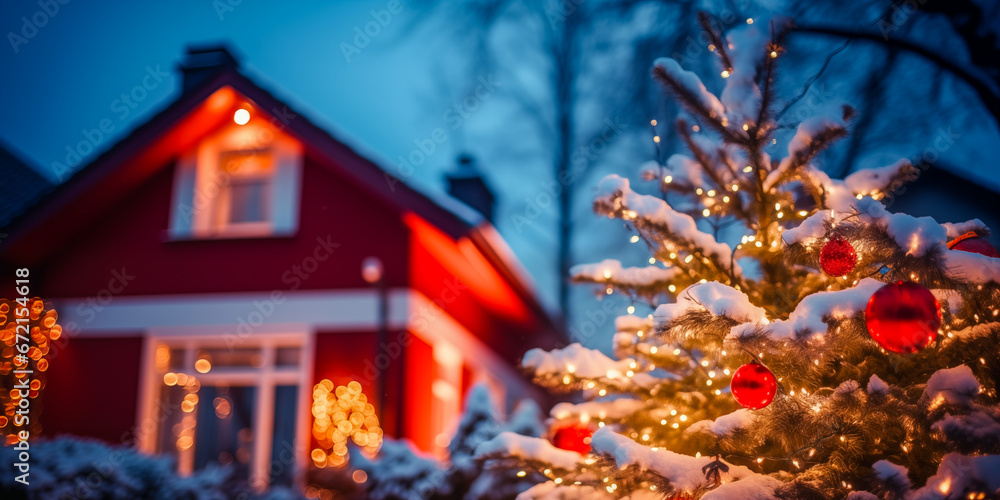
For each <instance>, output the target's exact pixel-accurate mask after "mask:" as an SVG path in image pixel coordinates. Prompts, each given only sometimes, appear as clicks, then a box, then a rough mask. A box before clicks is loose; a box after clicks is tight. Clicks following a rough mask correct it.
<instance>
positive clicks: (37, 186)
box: [0, 141, 52, 228]
mask: <svg viewBox="0 0 1000 500" xmlns="http://www.w3.org/2000/svg"><path fill="white" fill-rule="evenodd" d="M0 179H3V188H2V190H0V191H2V196H0V228H2V227H4V226H6V225H7V224H8V223H10V221H12V220H14V218H16V217H17V216H19V215H21V213H22V212H24V210H25V209H26V208H28V207H29V206H31V205H32V204H33V203H34V202H35V201H37V200H38V198H39V197H40V196H42V195H43V194H45V193H46V192H48V191H50V190H51V189H52V184H50V183H49V181H48V180H47V179H45V177H42V175H41V174H39V173H38V172H36V171H35V169H33V168H31V167H29V166H28V164H27V162H25V161H24V160H22V159H21V158H20V157H18V156H17V155H16V154H14V152H13V151H11V148H10V147H9V146H7V145H6V144H4V143H3V142H2V141H0Z"/></svg>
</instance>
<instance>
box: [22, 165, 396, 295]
mask: <svg viewBox="0 0 1000 500" xmlns="http://www.w3.org/2000/svg"><path fill="white" fill-rule="evenodd" d="M173 170H174V169H173V167H172V166H169V167H164V168H163V169H161V171H160V172H158V173H157V174H156V175H155V176H153V177H152V178H151V179H150V180H149V181H148V182H146V183H145V184H144V185H142V186H141V187H140V188H138V189H136V190H135V191H134V192H132V193H131V194H129V195H127V196H126V197H124V198H123V199H122V200H121V201H120V202H119V203H118V204H117V205H116V206H115V207H114V208H113V209H111V210H109V211H107V212H105V213H104V214H103V215H102V216H101V217H100V218H99V219H97V220H94V221H92V223H91V224H90V225H89V226H87V227H83V228H53V230H64V231H71V230H73V231H76V235H75V236H74V237H73V238H72V239H71V240H70V241H69V242H68V243H67V244H65V245H64V246H63V248H61V249H60V250H59V251H58V252H56V253H55V254H53V256H52V257H51V258H49V259H48V261H47V262H45V263H44V264H43V265H41V266H37V267H38V268H37V269H32V273H33V276H35V280H34V282H33V287H34V290H35V291H37V292H38V293H40V294H43V295H44V296H46V297H68V296H82V297H88V296H93V295H96V294H97V293H98V292H100V291H101V290H103V289H105V288H108V286H109V282H110V281H112V280H113V279H114V277H115V273H119V274H121V273H122V270H124V273H125V274H128V275H130V276H134V278H132V279H131V280H130V281H129V282H128V285H127V286H126V287H124V289H123V290H122V291H121V292H119V293H121V294H122V295H141V294H168V293H216V292H231V291H250V290H274V289H279V290H296V289H328V288H348V287H350V288H354V287H367V286H368V285H367V284H366V283H365V282H364V281H363V280H362V278H361V271H360V269H361V261H362V260H364V258H365V257H368V256H378V257H379V258H381V259H382V262H383V263H384V266H385V277H386V280H387V282H388V283H389V284H390V285H391V286H400V285H403V284H405V282H406V279H407V268H406V266H407V260H406V251H407V247H406V242H407V229H406V226H405V225H403V224H402V222H401V219H400V214H399V213H397V212H395V211H394V210H392V209H391V208H389V207H385V206H383V205H380V204H378V203H377V202H375V201H373V200H371V199H370V197H369V196H368V195H367V194H365V193H364V192H361V191H359V190H358V189H357V188H356V187H355V186H353V185H348V184H346V183H345V182H344V181H343V180H342V179H340V178H339V176H337V175H336V174H334V173H333V172H332V171H330V170H329V169H327V168H324V167H322V166H319V165H317V164H316V163H315V162H313V161H312V160H311V159H308V158H307V159H306V162H305V166H304V169H303V170H304V171H303V177H302V199H301V204H300V206H301V213H300V219H299V230H298V233H297V234H296V235H294V236H291V237H284V238H264V239H247V240H202V241H174V242H167V241H165V234H166V233H165V231H166V229H167V224H168V217H169V210H170V203H171V191H172V189H173ZM320 240H322V241H326V242H328V243H333V244H335V245H339V246H337V247H336V248H335V249H334V250H333V251H332V256H331V257H330V258H329V259H327V260H325V261H323V262H321V263H319V267H318V269H317V270H315V271H314V272H313V273H310V274H309V275H308V276H307V277H306V278H305V279H303V278H301V277H298V276H296V275H295V274H294V271H293V266H301V265H302V263H303V261H304V260H305V259H308V258H311V257H312V256H313V255H314V252H316V250H317V249H318V248H320V246H321V245H320V243H319V241H320ZM116 288H117V287H116Z"/></svg>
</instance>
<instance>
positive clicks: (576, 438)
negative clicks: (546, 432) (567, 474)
mask: <svg viewBox="0 0 1000 500" xmlns="http://www.w3.org/2000/svg"><path fill="white" fill-rule="evenodd" d="M593 435H594V429H591V428H590V426H588V425H585V424H569V425H564V426H562V427H559V428H558V429H556V430H555V432H554V433H553V434H552V444H553V445H555V447H556V448H562V449H564V450H570V451H575V452H577V453H580V454H582V455H586V454H587V453H590V438H591V436H593Z"/></svg>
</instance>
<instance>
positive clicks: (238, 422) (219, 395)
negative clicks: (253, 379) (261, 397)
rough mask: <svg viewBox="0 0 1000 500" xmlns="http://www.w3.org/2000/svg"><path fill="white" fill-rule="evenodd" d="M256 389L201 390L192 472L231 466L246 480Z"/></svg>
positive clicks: (251, 447) (250, 450)
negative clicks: (212, 465) (206, 468)
mask: <svg viewBox="0 0 1000 500" xmlns="http://www.w3.org/2000/svg"><path fill="white" fill-rule="evenodd" d="M256 400H257V388H256V387H225V386H219V387H214V386H202V388H201V392H200V401H199V402H200V404H199V405H198V420H197V427H196V432H195V456H194V468H195V469H201V468H203V467H205V466H206V465H208V464H210V463H219V464H223V465H226V464H232V465H233V467H234V469H235V470H236V477H238V478H240V479H249V477H250V464H251V459H252V456H253V437H254V435H253V429H254V425H255V424H254V422H255V421H256V418H255V416H254V407H255V403H256Z"/></svg>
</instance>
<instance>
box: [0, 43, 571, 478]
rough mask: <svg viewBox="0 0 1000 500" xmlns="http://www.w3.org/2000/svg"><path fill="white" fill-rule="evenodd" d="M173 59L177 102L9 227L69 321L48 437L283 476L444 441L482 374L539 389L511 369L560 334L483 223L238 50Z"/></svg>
mask: <svg viewBox="0 0 1000 500" xmlns="http://www.w3.org/2000/svg"><path fill="white" fill-rule="evenodd" d="M181 69H182V70H183V72H184V86H183V90H182V92H181V93H180V95H179V96H178V97H177V99H176V100H175V101H174V102H173V103H171V104H170V105H169V106H167V107H166V108H165V109H164V110H163V111H162V112H160V113H158V114H157V115H156V116H154V117H153V118H152V119H150V120H149V121H148V122H147V123H145V124H143V125H142V126H140V127H138V128H137V129H135V130H134V131H133V132H132V133H131V134H130V135H129V136H128V137H126V138H125V139H123V140H122V141H121V142H120V143H118V144H117V145H115V146H114V147H112V148H111V149H110V150H109V151H107V152H106V153H104V154H103V155H101V156H100V157H98V158H97V159H95V160H94V161H93V162H92V163H90V164H89V165H88V166H86V167H85V168H83V169H82V170H80V171H79V172H78V173H77V174H76V175H74V176H73V177H72V178H71V179H70V180H69V181H67V182H65V183H63V184H62V185H60V186H58V187H56V188H55V189H54V190H52V191H51V192H49V193H48V194H47V195H45V196H43V197H42V199H41V200H40V201H38V202H37V203H36V204H34V205H33V206H32V207H31V208H30V209H28V210H27V211H26V212H25V213H23V214H21V215H20V216H18V217H16V218H15V219H14V220H13V222H11V223H9V224H8V225H7V226H6V227H5V228H3V229H2V232H4V233H8V237H7V238H6V239H4V240H3V241H2V242H0V272H2V273H3V274H2V276H14V271H13V270H14V269H15V268H28V269H30V272H31V287H32V295H38V296H41V297H43V298H44V299H45V300H46V301H47V302H48V303H49V304H51V305H52V307H54V309H55V310H56V311H57V312H58V315H59V324H60V325H62V327H63V336H62V338H60V339H59V341H57V342H53V343H52V344H51V346H50V352H49V353H48V355H47V359H48V360H49V367H48V370H47V373H46V374H45V376H46V379H45V380H46V381H45V387H44V388H43V389H42V390H41V391H40V395H39V396H38V402H37V403H38V404H40V405H42V406H43V408H44V409H43V410H42V414H41V425H42V432H43V433H44V434H45V435H49V436H53V435H57V434H62V433H68V434H73V435H79V436H91V437H96V438H100V439H103V440H106V441H109V442H112V443H116V444H117V443H126V444H133V443H134V444H135V445H136V446H137V447H138V448H139V449H140V450H142V451H146V452H150V453H167V454H173V455H176V456H177V459H178V467H179V469H180V470H181V471H182V472H184V471H191V470H194V469H197V468H200V467H203V466H205V465H207V464H210V463H215V462H220V463H233V464H236V466H237V467H239V468H241V470H242V471H243V473H244V474H245V475H246V476H247V477H248V478H250V479H251V480H252V481H256V483H257V484H259V485H266V484H268V483H270V484H277V483H286V484H287V483H291V482H293V481H294V480H295V478H296V476H297V475H298V474H301V473H302V472H303V471H304V469H305V466H307V465H308V464H309V463H315V464H317V465H319V466H330V465H335V464H338V463H341V462H342V460H343V453H342V452H343V451H346V448H344V447H343V444H344V442H345V441H346V440H347V438H352V439H354V441H355V442H357V443H358V444H360V445H362V446H364V445H365V444H372V443H375V442H377V440H378V439H379V438H380V436H381V433H382V432H384V433H385V435H386V436H393V437H403V438H407V439H410V440H412V441H413V442H414V443H415V444H416V445H417V446H418V447H420V448H422V449H425V450H428V451H434V450H436V449H439V448H440V447H442V446H445V445H446V444H447V440H448V433H449V431H450V430H451V428H452V425H453V424H454V423H455V420H456V417H457V416H458V414H459V412H460V406H461V401H462V395H463V393H464V391H465V389H466V388H467V387H468V386H469V385H470V384H472V383H474V382H477V381H486V382H487V383H489V384H490V385H491V387H493V388H494V390H495V393H496V395H497V396H500V400H502V401H505V402H506V404H508V405H509V404H511V403H512V402H513V401H516V400H518V399H520V398H524V397H536V398H538V397H542V396H541V395H540V394H538V393H537V392H535V389H533V387H532V386H531V384H530V383H529V382H528V381H527V380H525V379H524V378H523V377H522V376H521V375H520V374H519V372H518V371H517V369H516V363H517V361H518V359H519V357H520V355H521V354H522V353H523V352H524V351H525V350H527V349H529V348H532V347H545V348H551V347H555V346H557V345H559V344H561V343H563V342H564V341H565V338H564V336H563V334H562V333H561V332H560V330H558V329H557V328H556V326H555V325H554V323H553V321H552V320H551V319H550V317H549V316H548V315H547V314H546V312H545V311H544V310H543V309H542V307H541V306H540V305H539V303H538V301H537V300H536V298H535V296H534V295H533V294H532V292H531V291H530V289H529V287H528V286H526V284H525V282H524V281H523V279H522V276H523V275H522V272H521V270H520V268H519V265H518V263H517V262H516V260H515V259H514V257H513V256H512V254H511V252H510V251H509V249H508V248H507V247H506V246H505V244H504V242H503V240H502V239H501V238H500V236H499V235H498V233H497V232H496V230H495V229H494V228H493V226H492V225H491V224H490V223H489V222H488V221H487V220H485V219H484V218H483V217H481V216H480V215H479V214H477V213H476V212H475V211H473V210H472V209H470V208H469V207H468V206H466V205H464V204H462V203H459V202H457V201H455V200H454V199H440V200H435V199H431V198H430V197H428V196H426V195H424V194H421V193H420V192H418V191H416V190H414V189H413V188H411V187H408V186H407V185H406V183H405V179H397V178H394V177H392V176H391V175H389V174H388V173H386V171H383V170H382V169H381V168H379V166H378V165H376V164H374V163H372V162H371V161H369V160H368V159H366V158H364V157H363V156H361V155H359V154H358V153H356V152H355V151H353V150H352V149H351V148H350V147H348V146H346V145H345V144H343V143H342V142H339V141H338V140H337V139H336V138H334V137H332V136H331V135H330V134H328V133H327V132H325V131H324V130H322V129H321V128H319V127H317V126H316V125H314V124H313V123H311V122H310V121H309V120H308V119H307V118H305V117H304V116H303V115H301V114H299V113H298V112H297V111H295V110H293V109H291V108H289V107H288V106H286V105H285V104H284V103H283V102H282V101H280V100H279V99H277V98H276V97H275V96H274V95H272V94H271V93H269V92H268V91H266V90H264V89H262V88H261V87H260V86H258V85H257V84H255V83H254V82H253V81H251V80H250V79H248V78H247V77H246V76H244V75H242V74H241V73H240V72H239V69H238V64H237V63H236V61H235V59H234V58H233V57H232V56H231V55H230V54H229V52H228V51H226V50H224V49H209V50H190V51H189V53H188V55H187V57H186V60H185V61H184V63H183V64H182V65H181ZM363 262H367V264H365V265H366V266H367V267H366V269H365V276H363V275H362V267H363ZM379 264H380V265H379ZM366 278H367V281H366ZM11 279H13V278H11ZM352 381H353V382H357V383H356V384H352V383H351V382H352ZM340 386H344V387H343V388H341V387H340ZM341 402H344V403H345V405H342V406H340V407H338V406H337V405H338V404H340V403H341ZM352 408H353V410H352ZM341 409H346V410H348V411H353V412H356V413H359V415H358V416H357V417H355V416H354V415H351V414H350V413H347V412H341V413H339V414H338V413H337V411H338V410H341ZM371 417H375V418H374V419H372V418H371ZM338 419H339V420H347V421H348V423H349V424H351V425H350V426H349V427H350V428H351V429H350V430H349V431H346V432H343V431H344V428H345V426H344V425H341V426H340V427H338V424H340V422H339V420H338ZM376 420H377V422H376ZM338 432H339V434H337V433H338ZM361 434H365V435H364V436H361Z"/></svg>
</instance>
